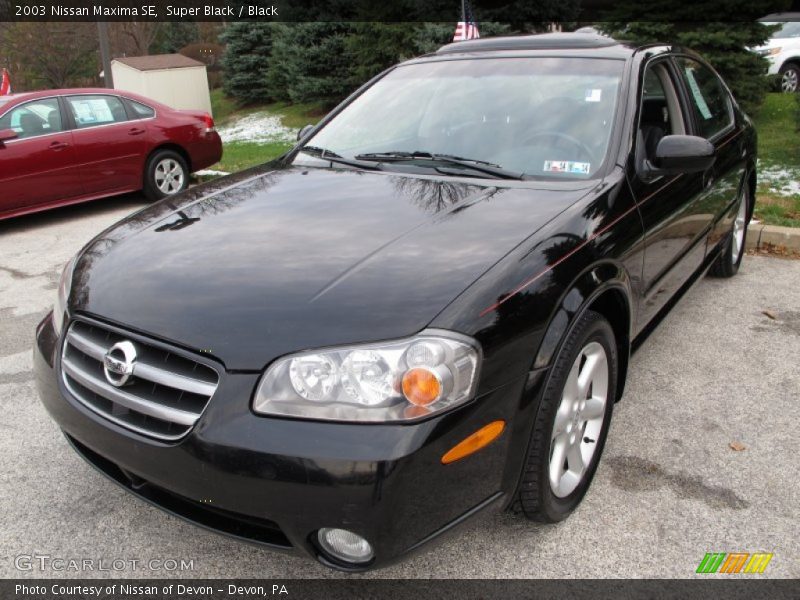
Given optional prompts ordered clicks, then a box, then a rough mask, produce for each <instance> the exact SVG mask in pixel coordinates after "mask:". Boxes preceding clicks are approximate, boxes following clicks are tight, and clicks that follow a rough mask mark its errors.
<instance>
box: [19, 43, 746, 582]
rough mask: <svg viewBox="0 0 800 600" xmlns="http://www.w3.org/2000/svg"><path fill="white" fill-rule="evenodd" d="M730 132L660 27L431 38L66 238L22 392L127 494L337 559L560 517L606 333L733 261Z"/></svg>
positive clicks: (742, 150)
mask: <svg viewBox="0 0 800 600" xmlns="http://www.w3.org/2000/svg"><path fill="white" fill-rule="evenodd" d="M755 141H756V140H755V133H754V130H753V127H752V125H751V122H750V120H749V119H748V118H747V116H745V115H744V114H743V113H742V111H741V110H740V109H739V108H738V106H737V103H736V100H735V99H734V98H733V97H732V95H731V93H730V91H729V90H728V88H727V86H726V85H725V83H723V81H722V80H721V79H720V78H719V77H718V76H717V74H716V73H715V72H714V71H713V69H711V68H710V67H709V66H708V65H707V64H706V63H705V62H704V61H703V60H702V59H700V58H699V57H698V56H696V55H695V54H692V53H690V52H688V51H686V50H683V49H681V48H677V47H674V46H668V45H663V46H650V47H633V46H630V45H626V44H623V43H618V42H615V41H613V40H610V39H609V38H604V37H599V36H593V35H587V34H548V35H541V36H527V37H519V38H495V39H483V40H476V41H469V42H461V43H456V44H451V45H448V46H445V47H443V48H442V49H440V50H439V51H438V52H436V53H435V54H431V55H428V56H424V57H421V58H418V59H415V60H411V61H408V62H405V63H403V64H401V65H399V66H397V67H394V68H392V69H390V70H388V71H387V72H386V73H384V74H382V75H381V76H379V77H377V78H376V79H374V80H373V81H371V82H369V83H368V84H367V85H365V86H364V87H363V88H361V89H360V90H358V91H357V92H356V93H355V94H353V95H352V96H351V97H350V98H348V99H347V100H346V101H345V102H344V103H342V105H340V106H339V107H338V108H336V109H335V110H334V111H333V112H332V113H331V114H330V115H329V116H328V117H326V118H325V119H324V120H323V121H322V122H321V123H320V124H319V125H317V126H316V127H314V128H313V129H311V130H304V131H303V132H302V139H301V140H300V142H299V143H298V145H297V147H296V148H294V149H293V150H292V151H291V152H289V153H288V154H287V155H286V156H284V157H282V158H281V159H279V160H278V161H276V162H274V163H270V164H266V165H263V166H261V167H257V168H255V169H252V170H250V171H246V172H243V173H240V174H238V175H236V176H233V177H227V178H224V179H221V180H218V181H217V182H214V183H212V184H210V185H206V186H200V187H197V188H194V189H192V190H189V191H187V192H184V193H183V194H181V195H177V196H173V197H171V198H168V199H166V200H164V201H161V202H159V203H157V204H154V205H152V206H150V207H147V208H145V209H144V210H142V211H140V212H138V213H135V214H133V215H132V216H130V217H128V218H127V219H125V220H123V221H122V222H120V223H118V224H116V225H114V226H113V227H111V228H109V229H107V230H106V231H104V232H103V233H101V234H100V235H98V236H97V237H96V238H95V239H94V240H93V241H92V242H90V243H89V244H88V245H87V246H86V247H85V248H84V249H83V250H82V251H81V252H80V253H79V254H78V255H77V256H76V257H75V259H74V260H72V261H71V262H70V263H69V264H68V265H67V267H66V269H65V270H64V275H63V277H62V280H61V284H60V287H59V290H58V300H57V302H56V305H55V307H54V310H53V313H52V314H51V315H48V316H47V318H46V319H45V320H44V321H42V323H41V324H40V325H39V328H38V330H37V342H36V348H35V364H36V370H37V379H38V385H39V390H40V393H41V397H42V400H43V402H44V404H45V406H46V407H47V409H48V411H49V412H50V414H51V415H52V416H53V418H54V419H55V420H56V421H57V422H58V424H59V426H60V427H61V428H62V429H63V430H64V433H65V434H66V436H67V439H68V440H69V442H70V443H71V444H72V446H73V447H74V448H75V450H76V451H77V452H78V453H79V454H80V455H81V456H82V457H84V458H85V459H86V460H87V461H89V462H90V463H91V464H92V465H94V466H95V467H97V468H98V469H99V470H100V471H102V472H103V473H105V474H106V475H107V476H108V477H110V478H111V479H113V480H114V481H116V482H117V483H119V484H120V485H122V486H124V487H125V488H127V489H128V490H130V491H131V492H133V493H134V494H137V495H139V496H140V497H142V498H144V499H146V500H149V501H150V502H152V503H154V504H156V505H157V506H159V507H161V508H164V509H166V510H168V511H170V512H172V513H174V514H177V515H179V516H182V517H184V518H187V519H189V520H191V521H192V522H194V523H197V524H199V525H201V526H205V527H209V528H211V529H213V530H215V531H219V532H222V533H226V534H230V535H233V536H236V537H238V538H239V539H242V540H246V541H251V542H256V543H261V544H265V545H267V546H269V547H272V548H275V549H284V550H293V551H298V552H300V553H303V554H306V555H309V556H311V557H314V558H316V559H318V560H319V561H321V562H323V563H324V564H326V565H328V566H331V567H335V568H339V569H344V570H360V569H365V568H370V567H377V566H380V565H384V564H386V563H388V562H390V561H393V560H397V559H398V558H400V557H403V556H405V555H406V554H407V553H409V552H411V551H413V550H416V549H417V548H419V547H421V546H423V545H424V544H425V543H426V542H428V541H431V540H433V539H435V538H438V537H439V536H441V534H443V533H445V532H447V531H449V530H451V529H453V528H454V526H456V525H458V524H459V523H461V522H462V521H464V520H465V519H467V518H469V517H471V516H472V515H475V514H476V513H479V512H481V511H483V510H485V509H489V508H504V507H510V508H513V509H515V510H517V511H518V512H520V513H522V514H523V515H524V516H526V517H528V518H531V519H535V520H540V521H546V522H555V521H559V520H561V519H564V518H566V517H567V516H568V515H569V514H570V513H571V512H572V511H573V510H575V508H576V507H577V505H578V504H579V503H580V501H581V499H582V498H583V496H584V494H585V493H586V491H587V488H588V487H589V484H590V482H591V480H592V476H593V474H594V472H595V470H596V468H597V463H598V460H599V459H600V454H601V452H602V449H603V444H604V441H605V438H606V433H607V431H608V427H609V421H610V419H611V413H612V407H613V406H614V403H615V401H617V400H619V398H620V396H621V395H622V392H623V387H624V384H625V378H626V372H627V365H628V357H629V354H630V351H631V348H632V347H635V345H636V343H637V342H638V341H640V340H641V339H642V336H643V335H644V334H646V332H647V331H648V330H649V328H650V327H651V326H652V325H653V324H654V323H656V322H657V320H658V319H659V317H660V316H662V315H663V314H664V312H665V311H667V310H669V308H670V307H671V306H672V305H673V303H674V301H675V300H676V299H677V298H678V297H679V296H680V294H681V293H682V292H683V291H684V290H685V289H686V288H687V287H688V286H689V285H690V284H691V283H692V282H693V281H694V280H696V279H697V278H698V277H700V276H702V275H703V274H704V273H705V272H706V271H708V270H709V269H710V270H711V272H713V273H714V274H716V275H719V276H726V277H727V276H731V275H733V274H735V273H736V271H737V270H738V268H739V264H740V262H741V260H742V255H743V248H744V241H745V240H744V238H745V231H746V224H747V222H748V220H749V218H750V215H751V213H752V209H753V198H754V194H753V192H754V186H755V161H756V151H755ZM641 400H642V401H646V398H645V399H641Z"/></svg>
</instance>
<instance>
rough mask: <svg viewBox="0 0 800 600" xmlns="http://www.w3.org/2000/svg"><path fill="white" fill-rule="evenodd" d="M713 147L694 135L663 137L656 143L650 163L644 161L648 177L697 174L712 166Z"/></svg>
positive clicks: (713, 158)
mask: <svg viewBox="0 0 800 600" xmlns="http://www.w3.org/2000/svg"><path fill="white" fill-rule="evenodd" d="M715 159H716V157H715V156H714V145H713V144H712V143H711V142H709V141H708V140H707V139H705V138H701V137H697V136H694V135H665V136H664V137H663V138H661V140H660V141H659V142H658V146H657V147H656V156H655V158H654V159H653V161H652V162H650V161H645V168H646V170H647V171H648V174H649V175H677V174H678V173H699V172H701V171H705V170H706V169H708V168H709V167H710V166H711V165H713V164H714V160H715Z"/></svg>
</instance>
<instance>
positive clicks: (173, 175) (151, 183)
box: [144, 150, 189, 200]
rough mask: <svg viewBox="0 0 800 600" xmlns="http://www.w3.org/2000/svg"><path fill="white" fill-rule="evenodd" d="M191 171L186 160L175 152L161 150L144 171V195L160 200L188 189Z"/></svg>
mask: <svg viewBox="0 0 800 600" xmlns="http://www.w3.org/2000/svg"><path fill="white" fill-rule="evenodd" d="M188 183H189V169H188V167H187V166H186V161H185V160H184V158H183V157H182V156H181V155H180V154H178V153H177V152H175V151H173V150H159V151H158V152H156V153H154V154H153V155H152V156H151V157H150V159H149V160H148V161H147V166H146V167H145V170H144V193H145V195H146V196H147V197H148V198H149V199H150V200H160V199H161V198H165V197H167V196H172V195H173V194H177V193H178V192H180V191H182V190H184V189H186V185H187V184H188Z"/></svg>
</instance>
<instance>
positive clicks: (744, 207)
mask: <svg viewBox="0 0 800 600" xmlns="http://www.w3.org/2000/svg"><path fill="white" fill-rule="evenodd" d="M749 210H750V191H749V190H748V189H747V184H745V185H744V186H743V191H742V199H741V201H740V202H739V208H738V209H737V211H736V218H735V219H734V220H733V225H732V226H731V233H730V235H729V236H728V241H727V242H725V248H724V249H723V250H722V252H720V255H719V256H718V257H717V260H715V261H714V264H712V265H711V268H710V269H709V271H708V273H709V275H712V276H713V277H733V276H734V275H736V273H738V272H739V266H740V265H741V264H742V259H743V258H744V249H745V243H746V242H747V224H748V222H749V220H750V219H748V214H749Z"/></svg>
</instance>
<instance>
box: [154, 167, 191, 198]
mask: <svg viewBox="0 0 800 600" xmlns="http://www.w3.org/2000/svg"><path fill="white" fill-rule="evenodd" d="M185 178H186V174H185V173H184V172H183V167H182V166H181V165H180V163H179V162H178V161H176V160H175V159H174V158H165V159H163V160H161V161H159V162H158V164H157V165H156V170H155V180H156V187H158V189H159V190H161V192H162V193H163V194H167V195H170V194H175V193H176V192H179V191H181V190H182V189H183V182H184V179H185Z"/></svg>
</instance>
